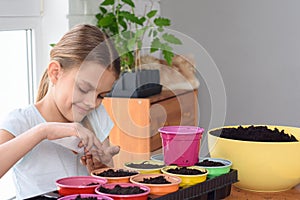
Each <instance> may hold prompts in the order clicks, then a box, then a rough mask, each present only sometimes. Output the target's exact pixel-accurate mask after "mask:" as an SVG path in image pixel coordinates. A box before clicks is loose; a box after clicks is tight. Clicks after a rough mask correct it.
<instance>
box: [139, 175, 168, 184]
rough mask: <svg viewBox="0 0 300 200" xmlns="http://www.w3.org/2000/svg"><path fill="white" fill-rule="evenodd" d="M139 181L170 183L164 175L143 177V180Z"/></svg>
mask: <svg viewBox="0 0 300 200" xmlns="http://www.w3.org/2000/svg"><path fill="white" fill-rule="evenodd" d="M140 183H147V184H170V183H171V182H169V181H168V180H167V179H166V178H165V177H164V176H157V177H155V178H152V177H150V178H144V179H143V181H141V182H140Z"/></svg>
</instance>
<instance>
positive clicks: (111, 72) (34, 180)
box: [0, 25, 120, 199]
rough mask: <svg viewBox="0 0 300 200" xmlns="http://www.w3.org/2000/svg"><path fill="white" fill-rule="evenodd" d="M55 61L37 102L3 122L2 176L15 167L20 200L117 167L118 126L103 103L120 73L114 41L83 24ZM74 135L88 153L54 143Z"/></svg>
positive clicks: (65, 38)
mask: <svg viewBox="0 0 300 200" xmlns="http://www.w3.org/2000/svg"><path fill="white" fill-rule="evenodd" d="M50 58H51V59H50V62H49V64H48V68H47V69H46V71H45V73H44V75H43V77H42V80H41V83H40V86H39V90H38V97H37V102H36V103H35V104H34V105H30V106H28V107H26V108H23V109H17V110H14V111H12V112H11V113H9V114H8V116H7V117H6V118H5V120H4V121H3V122H2V123H1V124H0V151H1V154H0V163H1V167H0V168H1V170H0V175H1V176H2V175H3V174H4V173H5V172H6V171H7V170H8V169H9V168H10V167H11V166H12V165H14V166H13V178H14V183H15V186H16V191H17V199H25V198H29V197H32V196H36V195H39V194H42V193H45V192H49V191H53V190H55V189H56V186H55V180H57V179H59V178H62V177H66V176H78V175H88V174H89V173H90V172H91V170H93V169H96V168H100V167H106V166H108V165H111V164H112V162H111V161H112V156H114V155H115V154H117V153H118V152H119V147H116V146H109V143H108V139H107V135H108V133H109V132H110V130H111V128H112V126H113V124H112V122H111V120H110V119H109V116H108V115H107V113H106V112H105V109H104V108H103V106H102V105H101V102H102V100H103V98H104V96H105V95H106V93H108V92H110V90H111V88H112V86H113V83H114V81H115V80H116V79H117V78H118V76H119V74H120V63H119V59H118V54H117V52H116V50H115V48H114V47H113V45H112V43H111V42H110V41H109V40H108V39H107V37H106V36H105V35H104V34H103V33H102V32H101V31H100V30H99V29H98V28H97V27H95V26H91V25H78V26H76V27H74V28H73V29H71V30H70V31H69V32H68V33H66V34H65V35H64V36H63V37H62V38H61V40H60V41H59V42H58V43H57V44H56V45H55V46H54V47H53V49H52V50H51V52H50ZM68 136H73V137H74V136H76V137H77V138H79V141H80V142H79V144H78V147H79V148H82V147H83V148H84V152H85V153H84V155H81V154H76V153H74V152H72V151H71V150H70V149H68V148H65V147H64V146H61V145H59V144H57V143H56V142H53V141H52V140H54V139H58V138H63V139H71V138H72V137H68ZM97 137H98V138H97ZM99 140H100V141H101V142H100V141H99ZM3 152H5V153H3ZM23 156H24V157H23Z"/></svg>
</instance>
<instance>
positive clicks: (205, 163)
mask: <svg viewBox="0 0 300 200" xmlns="http://www.w3.org/2000/svg"><path fill="white" fill-rule="evenodd" d="M195 165H197V166H202V167H218V166H225V165H224V164H223V163H221V162H216V161H212V160H208V159H204V160H203V161H201V162H198V163H196V164H195Z"/></svg>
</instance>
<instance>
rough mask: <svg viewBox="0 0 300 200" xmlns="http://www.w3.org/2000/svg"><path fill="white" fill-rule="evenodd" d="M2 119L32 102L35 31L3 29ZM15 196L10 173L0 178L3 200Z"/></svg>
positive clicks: (0, 47)
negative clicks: (13, 110) (33, 41)
mask: <svg viewBox="0 0 300 200" xmlns="http://www.w3.org/2000/svg"><path fill="white" fill-rule="evenodd" d="M0 44H1V45H0V55H1V67H0V91H1V104H0V118H2V117H3V116H4V115H5V114H6V113H7V112H9V111H10V110H12V109H14V108H18V107H24V106H26V105H28V104H29V103H32V102H33V78H32V77H33V76H32V75H33V72H32V69H33V68H32V30H30V29H28V30H13V31H0ZM14 196H15V190H14V186H13V182H12V178H11V172H8V173H7V174H6V175H5V176H4V177H2V178H1V179H0V199H9V198H11V197H14Z"/></svg>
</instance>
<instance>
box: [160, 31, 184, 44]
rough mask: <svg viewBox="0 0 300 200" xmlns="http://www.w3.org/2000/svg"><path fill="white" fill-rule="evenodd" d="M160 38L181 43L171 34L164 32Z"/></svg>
mask: <svg viewBox="0 0 300 200" xmlns="http://www.w3.org/2000/svg"><path fill="white" fill-rule="evenodd" d="M162 38H163V39H164V40H165V41H167V42H169V43H172V44H182V42H181V41H180V40H179V39H178V38H177V37H175V36H174V35H172V34H168V33H165V34H163V36H162Z"/></svg>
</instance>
